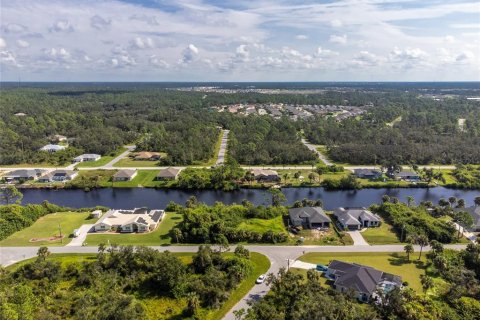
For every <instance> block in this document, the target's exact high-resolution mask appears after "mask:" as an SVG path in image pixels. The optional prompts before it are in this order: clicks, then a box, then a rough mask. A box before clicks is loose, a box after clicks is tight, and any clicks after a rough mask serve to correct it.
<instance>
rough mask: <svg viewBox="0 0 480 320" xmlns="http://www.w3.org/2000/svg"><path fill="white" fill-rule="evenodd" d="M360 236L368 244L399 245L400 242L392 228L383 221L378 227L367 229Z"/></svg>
mask: <svg viewBox="0 0 480 320" xmlns="http://www.w3.org/2000/svg"><path fill="white" fill-rule="evenodd" d="M362 236H363V238H365V240H366V241H367V242H368V243H369V244H393V243H400V240H399V239H398V237H397V235H396V233H395V232H394V231H393V228H392V226H391V225H389V224H388V223H386V222H385V221H382V224H381V225H380V227H377V228H368V229H367V230H366V231H363V232H362Z"/></svg>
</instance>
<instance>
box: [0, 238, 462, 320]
mask: <svg viewBox="0 0 480 320" xmlns="http://www.w3.org/2000/svg"><path fill="white" fill-rule="evenodd" d="M414 247H415V252H418V251H420V248H419V247H418V246H414ZM465 247H466V245H459V244H456V245H445V248H448V249H455V250H460V249H464V248H465ZM152 248H154V249H156V250H159V251H167V250H168V251H170V252H196V251H197V250H198V246H156V247H152ZM234 248H235V247H234V246H232V247H230V250H231V251H233V250H234ZM246 248H247V249H248V250H250V251H252V252H258V253H261V254H264V255H265V256H267V257H268V259H269V260H270V263H271V265H270V269H269V270H268V272H267V273H274V274H275V273H277V272H278V271H279V270H280V268H282V267H287V266H288V265H289V263H290V265H292V264H293V263H294V262H295V260H296V259H298V258H299V257H300V256H302V255H303V254H305V253H309V252H352V253H355V252H403V251H404V250H403V245H372V246H358V245H357V246H256V245H253V246H246ZM37 250H38V247H0V265H2V266H8V265H11V264H14V263H16V262H19V261H22V260H25V259H29V258H32V257H35V256H36V254H37ZM49 250H50V252H52V253H96V252H97V247H78V246H66V247H50V248H49ZM428 250H429V248H428V247H425V248H424V249H423V251H425V252H426V251H428ZM267 292H268V287H267V285H266V284H265V283H263V284H261V285H255V286H253V287H252V289H251V290H250V291H249V292H248V294H246V295H245V296H244V297H243V298H242V299H241V300H240V301H239V302H238V303H237V304H236V305H235V306H234V307H233V308H232V309H231V310H230V311H229V313H228V314H227V315H226V316H225V318H224V319H227V320H233V319H235V316H234V314H233V311H235V310H239V309H241V308H247V307H248V304H247V302H248V301H249V300H252V299H254V300H256V299H259V298H261V297H263V296H264V295H265V294H267Z"/></svg>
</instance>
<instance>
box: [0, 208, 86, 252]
mask: <svg viewBox="0 0 480 320" xmlns="http://www.w3.org/2000/svg"><path fill="white" fill-rule="evenodd" d="M89 215H90V213H79V212H58V213H51V214H48V215H46V216H44V217H41V218H40V219H38V220H37V221H36V222H35V223H34V224H33V225H31V226H30V227H28V228H25V229H23V230H20V231H18V232H15V233H14V234H12V235H11V236H10V237H8V238H7V239H5V240H2V241H0V246H45V245H46V246H62V245H66V244H67V243H69V242H70V240H71V239H70V238H69V236H70V235H71V234H72V232H73V230H74V229H77V228H78V227H80V226H81V225H82V224H88V223H94V222H95V220H94V219H92V220H88V219H87V218H88V216H89ZM59 226H60V227H61V229H62V234H63V235H65V238H64V239H63V243H62V242H61V241H60V240H55V241H38V242H30V239H32V238H48V237H51V236H55V235H59V232H60V230H59Z"/></svg>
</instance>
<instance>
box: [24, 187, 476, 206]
mask: <svg viewBox="0 0 480 320" xmlns="http://www.w3.org/2000/svg"><path fill="white" fill-rule="evenodd" d="M22 192H23V194H24V197H23V201H22V203H23V204H28V203H40V202H42V201H44V200H47V201H49V202H51V203H55V204H58V205H63V206H68V207H73V208H81V207H94V206H97V205H103V206H107V207H110V208H117V209H118V208H123V209H133V208H135V207H145V206H146V207H149V208H160V209H163V208H165V206H166V205H167V204H168V203H169V202H170V201H174V202H176V203H180V204H184V203H185V201H187V199H188V198H189V197H190V196H192V195H194V196H196V197H197V198H198V200H199V201H201V202H205V203H206V204H209V205H211V204H213V203H215V202H216V201H220V202H223V203H226V204H231V203H240V202H241V201H242V200H244V199H247V200H248V201H250V202H252V203H254V204H256V205H268V204H270V202H271V197H270V193H269V192H268V190H259V189H241V190H238V191H233V192H223V191H216V190H201V191H185V190H160V189H158V190H157V189H151V188H131V189H130V188H128V189H124V188H105V189H98V190H94V191H91V192H84V191H83V190H47V189H25V190H22ZM282 192H283V193H284V194H285V196H286V198H287V203H288V204H293V202H295V201H296V200H302V199H303V198H308V199H314V200H316V199H321V200H322V201H323V203H324V208H325V209H327V210H332V209H334V208H336V207H340V206H342V207H363V206H369V205H371V204H372V203H379V202H381V198H382V196H383V195H385V194H387V195H389V196H392V197H398V198H399V199H400V200H401V201H404V202H405V201H406V199H407V197H408V196H413V197H414V198H415V200H416V202H417V203H419V202H420V201H428V200H429V201H432V202H433V203H437V202H438V200H439V199H440V198H448V197H451V196H454V197H457V198H463V199H464V200H465V202H466V204H467V206H471V205H473V199H474V198H475V197H477V196H480V191H478V190H459V189H447V188H443V187H436V188H429V189H423V188H411V189H405V188H397V189H362V190H356V191H326V190H324V189H323V188H283V189H282Z"/></svg>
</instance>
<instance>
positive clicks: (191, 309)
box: [187, 292, 200, 316]
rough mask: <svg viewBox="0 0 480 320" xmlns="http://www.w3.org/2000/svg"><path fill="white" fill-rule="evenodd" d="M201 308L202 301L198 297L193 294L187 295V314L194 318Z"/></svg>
mask: <svg viewBox="0 0 480 320" xmlns="http://www.w3.org/2000/svg"><path fill="white" fill-rule="evenodd" d="M199 307H200V299H199V298H198V295H197V294H196V293H193V292H189V293H188V294H187V312H188V314H189V315H191V316H193V315H194V314H195V313H196V312H197V310H198V308H199Z"/></svg>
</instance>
